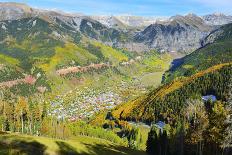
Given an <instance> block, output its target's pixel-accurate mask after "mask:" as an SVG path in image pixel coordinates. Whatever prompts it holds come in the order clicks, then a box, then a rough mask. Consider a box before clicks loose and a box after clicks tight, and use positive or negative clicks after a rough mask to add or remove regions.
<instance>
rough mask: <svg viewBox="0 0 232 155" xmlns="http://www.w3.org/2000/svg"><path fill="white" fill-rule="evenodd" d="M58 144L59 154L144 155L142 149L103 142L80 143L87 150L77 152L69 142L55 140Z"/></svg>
mask: <svg viewBox="0 0 232 155" xmlns="http://www.w3.org/2000/svg"><path fill="white" fill-rule="evenodd" d="M56 144H57V145H58V146H59V152H58V154H59V155H93V154H95V155H146V153H145V152H143V151H138V150H131V149H129V148H127V147H122V146H114V145H108V146H107V145H103V144H87V143H82V144H83V145H84V146H85V147H86V148H87V149H86V150H87V151H88V152H79V151H77V150H76V149H75V148H74V147H73V146H70V145H69V144H67V143H65V142H62V141H57V142H56Z"/></svg>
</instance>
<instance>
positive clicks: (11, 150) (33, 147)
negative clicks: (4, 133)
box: [0, 140, 47, 155]
mask: <svg viewBox="0 0 232 155" xmlns="http://www.w3.org/2000/svg"><path fill="white" fill-rule="evenodd" d="M46 148H47V147H46V146H45V145H43V144H40V143H38V142H36V141H32V142H27V141H22V140H14V141H7V140H4V141H1V142H0V154H1V155H7V154H27V155H43V154H45V150H46Z"/></svg>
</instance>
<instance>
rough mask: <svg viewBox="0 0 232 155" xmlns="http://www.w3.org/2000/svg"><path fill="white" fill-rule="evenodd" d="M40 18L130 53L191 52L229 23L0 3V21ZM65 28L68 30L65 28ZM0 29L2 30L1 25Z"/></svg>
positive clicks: (216, 17)
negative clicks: (89, 13) (95, 14)
mask: <svg viewBox="0 0 232 155" xmlns="http://www.w3.org/2000/svg"><path fill="white" fill-rule="evenodd" d="M35 17H36V18H40V19H42V20H45V21H47V22H49V23H51V24H58V25H60V26H66V28H68V29H69V30H72V31H75V32H79V33H80V34H82V36H84V37H87V38H88V39H91V40H97V41H100V42H103V43H104V44H106V45H110V46H113V47H117V48H126V49H128V50H130V51H138V52H140V51H149V50H152V49H156V50H159V51H169V52H171V51H173V52H183V53H191V52H192V51H194V50H196V49H198V48H200V47H201V42H202V40H204V37H206V36H207V35H208V34H209V33H210V32H212V31H213V30H215V29H217V28H218V27H219V26H220V25H223V24H227V23H230V22H232V16H227V15H223V14H211V15H206V16H202V17H201V16H197V15H194V14H188V15H186V16H181V15H176V16H173V17H170V18H167V17H164V18H162V17H150V18H148V17H138V16H127V15H125V16H86V15H83V14H71V13H64V12H62V11H53V10H42V9H36V8H32V7H30V6H28V5H26V4H20V3H0V21H7V20H10V21H12V20H19V19H22V18H35ZM67 26H68V27H67ZM3 28H6V27H4V26H3Z"/></svg>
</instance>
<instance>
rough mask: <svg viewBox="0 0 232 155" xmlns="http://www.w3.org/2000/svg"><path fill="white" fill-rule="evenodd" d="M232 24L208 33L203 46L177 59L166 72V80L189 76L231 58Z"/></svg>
mask: <svg viewBox="0 0 232 155" xmlns="http://www.w3.org/2000/svg"><path fill="white" fill-rule="evenodd" d="M231 53H232V24H227V25H225V26H222V27H220V28H219V29H217V30H215V31H213V32H212V33H211V34H209V35H208V36H207V37H206V39H205V40H204V42H203V47H202V48H200V49H198V50H196V51H194V52H193V53H191V54H189V55H187V56H185V57H184V58H182V59H180V60H178V61H179V64H181V65H179V66H178V65H177V66H174V67H173V68H172V69H171V70H170V71H169V73H168V74H166V76H165V78H166V81H171V80H173V79H174V78H176V77H181V76H190V75H192V74H195V73H197V72H198V71H201V70H204V69H206V68H209V67H211V66H213V65H217V64H220V63H226V62H230V61H231V60H232V54H231Z"/></svg>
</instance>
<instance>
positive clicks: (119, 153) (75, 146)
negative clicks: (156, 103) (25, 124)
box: [0, 134, 145, 155]
mask: <svg viewBox="0 0 232 155" xmlns="http://www.w3.org/2000/svg"><path fill="white" fill-rule="evenodd" d="M0 154H2V155H13V154H33V155H36V154H52V155H54V154H64V155H65V154H72V155H109V154H110V155H127V154H128V155H145V152H142V151H136V150H131V149H129V148H126V147H123V146H119V145H116V144H113V143H111V142H109V141H105V140H102V139H97V138H91V137H84V136H79V137H75V138H72V139H70V140H66V141H63V140H58V139H51V138H45V137H33V136H27V135H19V134H1V135H0Z"/></svg>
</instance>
